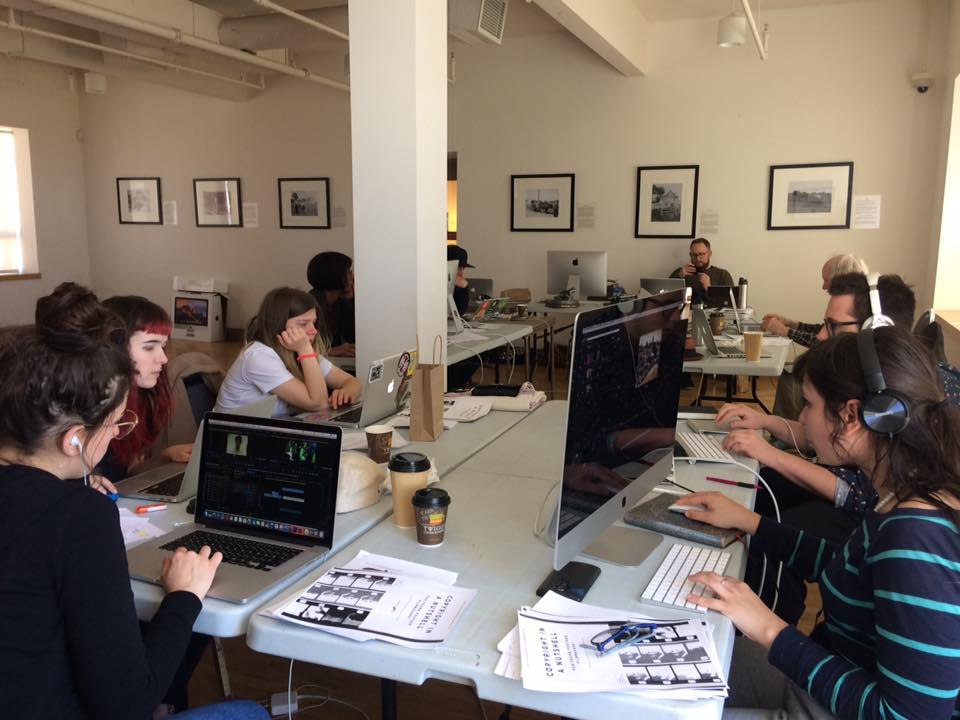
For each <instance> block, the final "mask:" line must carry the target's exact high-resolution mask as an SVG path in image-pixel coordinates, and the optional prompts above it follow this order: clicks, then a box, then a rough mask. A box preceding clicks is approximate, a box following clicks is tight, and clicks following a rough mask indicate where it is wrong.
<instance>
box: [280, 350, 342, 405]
mask: <svg viewBox="0 0 960 720" xmlns="http://www.w3.org/2000/svg"><path fill="white" fill-rule="evenodd" d="M311 352H312V351H311ZM307 354H309V353H307ZM325 367H328V368H329V367H332V365H331V364H330V361H329V360H327V359H326V358H321V357H319V356H317V357H312V358H304V359H303V360H302V361H300V369H301V370H303V380H300V379H298V378H292V379H290V380H287V381H286V382H285V383H283V384H282V385H278V386H277V387H275V388H274V389H273V390H272V391H271V392H272V393H273V394H274V395H276V396H277V397H278V398H280V399H281V400H283V401H284V402H285V403H286V404H287V405H292V406H293V407H298V408H302V409H303V410H322V409H324V408H325V407H327V406H328V405H329V404H330V398H329V393H328V391H327V381H326V378H325V377H324V373H323V368H325Z"/></svg>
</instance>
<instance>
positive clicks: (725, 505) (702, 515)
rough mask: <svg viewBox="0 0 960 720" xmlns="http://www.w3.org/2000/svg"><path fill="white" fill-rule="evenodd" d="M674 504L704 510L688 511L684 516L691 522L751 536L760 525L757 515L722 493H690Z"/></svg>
mask: <svg viewBox="0 0 960 720" xmlns="http://www.w3.org/2000/svg"><path fill="white" fill-rule="evenodd" d="M676 504H677V505H702V506H703V507H705V508H706V510H693V509H690V510H688V511H687V512H686V513H684V514H685V515H686V517H688V518H690V519H691V520H699V521H700V522H705V523H707V524H708V525H713V526H714V527H718V528H730V529H732V530H741V531H743V532H745V533H750V534H751V535H752V534H753V533H755V532H756V531H757V527H758V526H759V525H760V515H759V514H757V513H755V512H753V511H752V510H747V508H745V507H744V506H743V505H741V504H740V503H737V502H734V501H733V500H731V499H730V498H728V497H727V496H726V495H724V494H723V493H719V492H698V493H690V494H689V495H684V496H683V497H682V498H680V499H679V500H677V502H676Z"/></svg>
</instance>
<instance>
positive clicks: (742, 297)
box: [737, 277, 747, 310]
mask: <svg viewBox="0 0 960 720" xmlns="http://www.w3.org/2000/svg"><path fill="white" fill-rule="evenodd" d="M737 285H738V289H739V291H740V294H739V296H738V297H737V305H739V307H740V309H741V310H746V309H747V279H746V278H745V277H742V278H740V282H739V283H738V284H737Z"/></svg>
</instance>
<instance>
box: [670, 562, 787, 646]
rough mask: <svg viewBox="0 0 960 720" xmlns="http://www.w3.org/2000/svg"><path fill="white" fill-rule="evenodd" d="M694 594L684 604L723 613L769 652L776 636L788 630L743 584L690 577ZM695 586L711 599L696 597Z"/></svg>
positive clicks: (713, 576)
mask: <svg viewBox="0 0 960 720" xmlns="http://www.w3.org/2000/svg"><path fill="white" fill-rule="evenodd" d="M690 580H692V581H693V582H694V583H696V584H695V585H694V592H693V593H691V594H690V595H688V596H687V601H688V602H691V603H694V604H695V605H699V606H700V607H705V608H707V609H708V610H715V611H717V612H719V613H723V614H724V615H726V616H727V617H728V618H730V620H732V621H733V624H734V625H736V626H737V628H738V629H739V630H740V632H742V633H743V634H744V635H746V636H747V637H748V638H750V639H751V640H753V641H754V642H756V643H758V644H760V645H762V646H763V647H765V648H767V649H769V648H770V646H771V645H772V644H773V641H774V640H775V639H776V637H777V635H779V634H780V632H781V631H782V630H783V629H784V628H785V627H787V623H786V622H784V621H783V620H781V619H780V618H778V617H777V616H776V615H775V614H774V613H773V611H771V610H770V608H768V607H767V606H766V605H764V604H763V601H762V600H761V599H760V598H758V597H757V594H756V593H755V592H753V590H751V589H750V586H749V585H747V584H746V583H745V582H740V581H739V580H736V579H734V578H732V577H727V576H724V575H717V574H716V573H712V572H700V573H696V574H694V575H691V576H690ZM697 585H705V586H706V587H708V588H709V589H710V590H711V591H712V592H713V595H714V597H709V596H706V597H705V596H703V595H700V594H697V593H696V588H697Z"/></svg>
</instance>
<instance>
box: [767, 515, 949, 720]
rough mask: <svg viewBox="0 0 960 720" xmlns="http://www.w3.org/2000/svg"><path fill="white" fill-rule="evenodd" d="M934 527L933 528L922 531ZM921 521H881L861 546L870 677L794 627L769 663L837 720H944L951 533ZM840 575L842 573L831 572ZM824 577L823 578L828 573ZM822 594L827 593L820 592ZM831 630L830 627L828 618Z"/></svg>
mask: <svg viewBox="0 0 960 720" xmlns="http://www.w3.org/2000/svg"><path fill="white" fill-rule="evenodd" d="M930 520H934V522H930ZM936 520H938V518H931V516H930V515H924V516H919V517H911V516H909V515H905V514H898V515H895V516H890V517H889V519H888V520H886V521H884V522H883V523H882V524H881V525H880V526H879V527H878V529H877V531H876V534H875V536H874V537H872V538H870V541H871V542H870V544H869V551H868V553H867V556H866V558H865V562H863V563H861V566H862V567H869V568H870V574H869V579H866V578H865V579H864V582H869V583H870V585H871V586H872V595H871V597H870V600H864V599H862V598H859V599H858V598H850V597H837V602H844V603H847V604H848V605H849V604H850V602H851V601H854V602H857V603H866V604H867V605H869V606H870V611H871V612H870V614H869V616H867V614H866V613H864V616H866V617H869V618H870V619H871V620H872V623H871V624H870V625H869V626H868V627H863V628H860V629H857V628H853V629H851V628H848V627H846V626H845V630H844V634H848V635H849V634H854V635H856V634H861V633H863V634H869V636H871V640H870V641H871V643H872V644H873V645H874V652H875V656H876V665H875V668H873V667H871V668H862V667H859V666H857V665H854V664H853V663H851V662H849V661H848V660H846V659H845V658H843V657H842V656H840V655H837V654H833V653H831V652H829V651H828V650H827V649H826V648H824V647H822V646H820V645H818V644H817V643H815V642H813V641H811V640H810V639H809V638H808V637H806V636H805V635H803V634H802V633H800V631H799V630H797V629H796V628H793V627H789V628H786V629H784V630H782V631H781V632H780V634H779V635H778V636H777V638H776V639H775V640H774V642H773V644H772V645H771V648H770V655H769V659H770V662H771V663H772V664H773V665H774V666H775V667H777V668H779V669H780V670H782V671H783V672H784V673H785V674H786V675H787V676H788V677H790V678H792V679H793V680H794V682H796V683H797V684H799V685H800V686H801V687H803V688H804V689H805V690H807V691H808V692H809V693H810V694H811V696H813V698H814V699H816V700H817V701H819V702H820V704H822V705H823V706H824V707H825V708H827V709H828V710H829V711H830V712H831V713H833V714H834V715H836V716H837V717H839V718H858V719H859V718H864V717H886V718H924V719H925V720H926V719H930V720H933V719H935V718H944V719H945V718H949V717H951V714H952V713H953V712H954V710H955V708H956V703H957V695H958V687H957V686H958V684H960V682H958V678H960V605H958V604H957V596H956V591H955V588H956V587H957V584H958V580H960V578H958V571H957V569H956V557H957V555H958V550H960V548H958V547H957V539H956V529H955V528H953V527H952V525H951V527H950V528H946V527H943V526H942V525H939V524H937V522H936ZM839 572H849V571H848V570H839ZM831 574H832V571H831ZM823 589H824V591H825V592H829V593H832V594H833V595H834V596H837V593H836V592H833V591H832V590H831V589H830V587H829V586H826V587H824V588H823ZM827 621H828V622H829V621H830V617H829V616H828V617H827Z"/></svg>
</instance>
